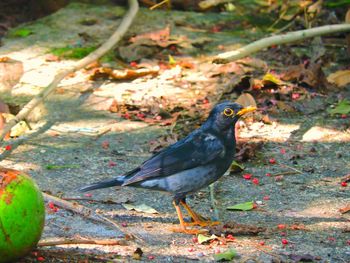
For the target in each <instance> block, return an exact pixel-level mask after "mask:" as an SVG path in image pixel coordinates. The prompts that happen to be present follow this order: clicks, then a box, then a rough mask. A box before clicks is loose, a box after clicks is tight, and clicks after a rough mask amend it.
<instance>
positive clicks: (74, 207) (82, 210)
mask: <svg viewBox="0 0 350 263" xmlns="http://www.w3.org/2000/svg"><path fill="white" fill-rule="evenodd" d="M43 196H44V199H45V201H47V202H52V203H54V204H55V205H57V206H59V207H62V208H64V209H67V210H70V211H72V212H75V213H77V214H79V215H82V216H84V217H85V218H88V219H91V220H94V221H97V222H102V223H105V224H106V223H107V224H108V225H110V226H113V227H115V228H117V229H118V230H119V231H121V232H122V233H124V234H125V236H126V238H133V237H135V238H137V239H138V240H139V241H141V242H143V240H142V239H141V238H140V237H138V236H136V235H134V234H132V233H130V232H129V231H127V230H125V228H124V229H123V228H122V226H120V225H119V224H118V223H117V222H115V221H114V220H112V219H109V218H107V217H104V216H102V215H99V214H97V213H96V212H95V211H93V210H91V209H90V208H87V207H85V206H83V205H80V204H77V203H71V202H68V201H65V200H63V199H61V198H58V197H56V196H53V195H49V194H47V193H43ZM121 229H123V230H121Z"/></svg>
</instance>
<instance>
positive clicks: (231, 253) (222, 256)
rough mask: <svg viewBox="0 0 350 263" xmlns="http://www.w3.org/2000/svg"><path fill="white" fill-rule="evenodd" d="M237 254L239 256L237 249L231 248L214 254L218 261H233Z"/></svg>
mask: <svg viewBox="0 0 350 263" xmlns="http://www.w3.org/2000/svg"><path fill="white" fill-rule="evenodd" d="M236 256H237V252H236V250H234V249H232V248H230V249H229V250H226V251H225V252H222V253H218V254H214V259H215V260H216V261H231V260H232V259H233V258H234V257H236Z"/></svg>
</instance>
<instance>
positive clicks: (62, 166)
mask: <svg viewBox="0 0 350 263" xmlns="http://www.w3.org/2000/svg"><path fill="white" fill-rule="evenodd" d="M79 167H80V165H78V164H65V165H54V164H48V165H46V169H48V170H54V169H64V168H79Z"/></svg>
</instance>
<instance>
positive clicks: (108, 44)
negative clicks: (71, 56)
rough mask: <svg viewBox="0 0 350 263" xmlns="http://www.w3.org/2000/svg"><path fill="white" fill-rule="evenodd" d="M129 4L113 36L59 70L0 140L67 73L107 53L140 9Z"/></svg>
mask: <svg viewBox="0 0 350 263" xmlns="http://www.w3.org/2000/svg"><path fill="white" fill-rule="evenodd" d="M129 6H130V9H129V10H128V12H127V13H126V14H125V16H124V17H123V20H122V21H121V23H120V25H119V26H118V28H117V30H116V31H115V32H114V33H113V34H112V35H111V37H110V38H109V39H108V40H107V41H106V42H105V43H103V45H102V46H100V47H99V48H98V49H96V50H95V51H94V52H92V53H90V54H89V55H87V56H86V57H84V58H83V59H81V60H79V61H78V62H76V63H75V65H73V66H71V67H69V68H67V69H62V70H61V71H59V72H58V74H57V75H56V76H55V78H54V79H53V81H52V82H51V83H50V84H49V85H48V86H47V87H46V88H44V89H43V90H42V91H41V92H40V93H39V94H38V95H37V96H35V97H34V98H33V99H32V100H31V101H29V102H28V103H27V104H26V105H25V106H24V107H23V108H22V109H21V111H20V112H19V113H18V114H17V115H16V117H15V118H13V119H12V120H10V121H9V122H8V123H7V124H6V126H5V127H4V129H3V130H2V132H1V135H0V141H2V140H3V139H4V137H5V135H6V134H7V133H8V132H9V131H10V130H11V128H12V127H13V126H15V125H16V124H17V123H18V122H20V121H21V120H23V119H24V118H26V117H27V116H28V114H29V113H30V112H31V111H32V110H33V109H34V108H35V107H36V106H37V105H38V104H39V103H40V102H42V101H43V100H45V98H46V97H47V96H48V95H50V94H51V93H52V92H53V91H54V90H55V89H56V87H57V85H58V84H59V83H60V82H61V80H62V79H63V78H65V77H66V76H67V75H69V74H71V73H72V72H75V71H77V70H79V69H81V68H83V67H85V66H86V65H88V64H90V63H92V62H93V61H96V60H98V59H99V58H100V57H102V56H103V55H104V54H106V53H107V52H108V51H109V50H110V49H111V48H113V46H115V44H116V43H117V42H118V41H119V40H120V39H121V38H122V36H123V35H124V34H125V33H126V31H127V30H128V28H129V27H130V25H131V23H132V21H133V20H134V18H135V16H136V13H137V11H138V9H139V5H138V2H137V0H129Z"/></svg>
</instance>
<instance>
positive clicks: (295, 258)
mask: <svg viewBox="0 0 350 263" xmlns="http://www.w3.org/2000/svg"><path fill="white" fill-rule="evenodd" d="M288 257H289V258H290V259H291V260H293V262H315V260H316V258H315V257H314V256H312V255H310V254H303V255H296V254H290V255H289V256H288Z"/></svg>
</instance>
